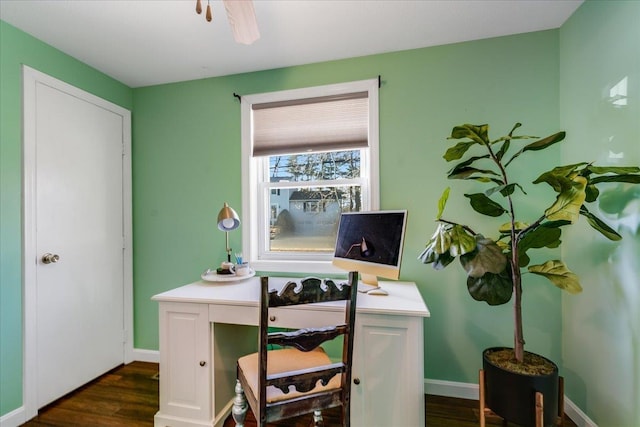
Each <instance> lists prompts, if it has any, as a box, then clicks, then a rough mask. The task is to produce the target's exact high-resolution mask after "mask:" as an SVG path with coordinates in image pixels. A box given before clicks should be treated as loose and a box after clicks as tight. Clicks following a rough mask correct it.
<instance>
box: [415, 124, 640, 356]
mask: <svg viewBox="0 0 640 427" xmlns="http://www.w3.org/2000/svg"><path fill="white" fill-rule="evenodd" d="M520 126H521V124H520V123H516V124H515V125H514V126H513V128H512V129H511V131H510V132H509V133H508V134H507V135H505V136H502V137H500V138H498V139H495V140H491V139H489V125H486V124H484V125H471V124H463V125H460V126H455V127H454V128H453V130H452V131H451V136H450V137H449V138H448V139H455V140H461V141H459V142H457V143H456V144H455V145H453V146H451V147H449V149H447V151H446V152H445V154H444V156H443V157H444V159H445V160H446V161H448V162H451V161H457V160H461V161H460V162H458V163H456V164H455V165H454V166H453V167H452V168H451V169H450V170H449V172H448V178H449V179H464V180H475V181H479V182H481V183H485V184H486V185H487V186H488V188H487V190H485V191H484V192H481V193H473V194H465V195H464V196H465V197H466V198H468V199H469V204H470V206H471V208H472V209H473V210H474V211H476V212H477V213H479V214H482V215H485V216H490V217H502V216H505V217H506V222H505V223H504V224H502V225H501V226H499V227H498V229H497V233H496V234H495V237H494V238H491V237H485V236H484V235H482V234H480V233H479V232H476V231H475V230H474V229H472V228H471V227H470V226H468V225H465V224H460V223H457V222H454V221H452V220H449V219H446V218H445V217H444V216H443V215H444V211H445V207H446V204H447V200H448V198H449V193H450V188H446V189H445V190H444V192H443V193H442V196H441V197H440V200H439V201H438V213H437V216H436V223H437V226H436V230H435V233H434V234H433V236H432V237H431V239H429V241H428V242H427V245H426V248H425V249H424V251H423V252H422V253H421V254H420V255H419V257H418V259H419V260H420V261H422V262H423V263H424V264H431V265H432V266H433V268H435V269H436V270H441V269H443V268H445V267H446V266H448V265H449V264H451V263H452V262H453V261H454V260H455V259H456V258H458V259H459V261H460V264H461V265H462V268H463V269H464V270H465V271H466V273H467V289H468V291H469V293H470V294H471V296H472V297H473V298H474V299H476V300H478V301H484V302H486V303H487V304H489V305H499V304H505V303H507V302H509V301H510V300H511V298H514V303H513V304H514V326H515V331H514V352H515V357H516V360H517V361H518V362H520V363H522V361H523V360H524V343H525V341H524V337H523V332H522V274H523V272H525V269H526V271H527V272H529V273H531V274H537V275H540V276H543V277H545V278H547V279H548V280H549V281H550V282H551V283H552V284H554V285H555V286H557V287H558V288H560V289H562V290H565V291H567V292H569V293H571V294H576V293H579V292H581V291H582V287H581V286H580V281H579V279H578V276H577V275H576V274H574V273H572V272H571V271H570V270H569V269H568V268H567V266H566V265H565V264H564V263H563V262H562V261H561V260H557V259H553V260H549V261H546V262H544V263H543V264H538V265H530V261H531V260H530V258H529V255H528V253H529V251H531V250H533V249H540V248H557V247H559V246H560V244H561V240H560V237H561V233H562V231H561V230H562V227H565V226H568V225H570V224H574V223H575V222H576V221H577V220H578V219H579V218H580V216H583V217H585V218H586V220H587V222H588V223H589V225H590V226H591V227H593V228H594V229H595V230H597V231H598V232H600V233H601V234H602V235H604V236H605V237H606V238H607V239H610V240H620V239H621V238H622V236H620V234H618V233H617V232H616V231H615V230H614V229H613V228H611V227H610V226H609V225H607V224H606V223H605V222H604V221H603V220H601V219H600V218H598V217H597V216H596V215H595V214H593V213H592V212H591V211H590V210H589V209H588V208H587V206H586V204H587V203H593V202H595V201H596V200H597V199H598V196H599V194H600V192H599V190H598V188H597V187H596V186H597V185H598V184H600V183H609V182H618V183H630V184H638V183H640V168H638V167H635V166H629V167H599V166H594V165H592V164H591V163H584V162H583V163H576V164H572V165H566V166H558V167H555V168H553V169H552V170H550V171H547V172H543V173H541V174H540V176H539V177H538V178H537V179H536V180H535V181H533V184H540V183H546V184H547V185H549V186H550V187H551V189H552V190H553V191H554V192H555V193H556V198H555V200H554V201H552V202H550V204H549V205H548V207H545V208H544V210H543V211H542V212H541V213H540V215H539V216H538V217H537V218H536V217H534V218H532V219H526V220H525V219H521V218H520V217H516V213H517V212H520V211H517V210H516V206H515V203H514V202H515V196H516V195H518V196H519V197H528V195H527V193H526V191H525V189H524V187H523V186H521V185H520V184H518V183H516V182H511V180H510V179H509V175H508V173H507V168H508V167H509V166H510V165H511V164H512V163H513V162H514V161H516V160H517V159H519V158H520V159H521V158H525V157H526V156H523V155H524V154H525V153H527V152H529V151H539V150H544V149H546V148H548V147H550V146H552V145H554V144H556V143H559V142H561V141H562V140H564V138H565V132H558V133H555V134H553V135H550V136H547V137H545V138H538V137H535V136H529V135H515V134H514V132H515V131H516V130H517V129H518V128H519V127H520ZM527 139H535V141H534V142H531V143H529V144H526V145H524V146H522V147H521V148H519V149H517V151H515V152H514V153H513V154H511V155H509V151H510V149H511V148H512V145H513V146H514V147H513V148H514V149H516V148H515V145H516V144H518V143H521V141H520V140H527ZM468 152H470V153H473V155H469V156H468V157H467V158H466V159H463V158H464V157H465V156H467V153H468ZM478 152H479V153H478ZM520 156H523V157H520Z"/></svg>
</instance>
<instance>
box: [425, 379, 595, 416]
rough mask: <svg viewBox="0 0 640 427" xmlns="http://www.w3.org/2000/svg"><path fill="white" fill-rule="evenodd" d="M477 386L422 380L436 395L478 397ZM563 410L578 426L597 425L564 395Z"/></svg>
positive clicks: (463, 397)
mask: <svg viewBox="0 0 640 427" xmlns="http://www.w3.org/2000/svg"><path fill="white" fill-rule="evenodd" d="M479 389H480V388H479V386H478V384H474V383H462V382H455V381H442V380H432V379H428V378H427V379H425V380H424V392H425V393H426V394H433V395H436V396H445V397H456V398H458V399H471V400H478V399H479ZM564 412H565V414H566V415H568V416H569V418H571V420H573V422H574V423H576V425H577V426H578V427H598V425H597V424H596V423H595V422H593V421H592V420H591V419H590V418H589V417H588V416H587V415H586V414H585V413H584V412H583V411H582V410H581V409H580V408H579V407H578V405H576V404H575V403H573V402H572V401H571V399H569V398H568V397H567V396H566V395H565V396H564Z"/></svg>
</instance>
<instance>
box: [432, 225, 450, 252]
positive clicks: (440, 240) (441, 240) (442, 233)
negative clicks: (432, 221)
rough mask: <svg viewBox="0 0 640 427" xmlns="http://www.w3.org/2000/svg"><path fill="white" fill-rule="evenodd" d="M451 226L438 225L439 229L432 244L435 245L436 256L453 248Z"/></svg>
mask: <svg viewBox="0 0 640 427" xmlns="http://www.w3.org/2000/svg"><path fill="white" fill-rule="evenodd" d="M450 228H451V226H450V225H446V224H443V223H440V224H438V228H437V229H436V232H435V233H434V235H433V237H432V238H431V242H430V244H432V245H433V250H434V251H435V253H436V254H443V253H445V252H449V247H451V235H450V234H449V232H448V231H449V229H450Z"/></svg>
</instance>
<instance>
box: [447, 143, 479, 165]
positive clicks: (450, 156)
mask: <svg viewBox="0 0 640 427" xmlns="http://www.w3.org/2000/svg"><path fill="white" fill-rule="evenodd" d="M474 144H475V142H472V141H463V142H458V143H457V144H456V145H454V146H453V147H449V149H447V151H446V152H445V153H444V156H442V157H443V158H444V159H445V160H446V161H447V162H450V161H451V160H458V159H460V158H462V156H464V153H466V152H467V150H468V149H469V148H471V146H472V145H474Z"/></svg>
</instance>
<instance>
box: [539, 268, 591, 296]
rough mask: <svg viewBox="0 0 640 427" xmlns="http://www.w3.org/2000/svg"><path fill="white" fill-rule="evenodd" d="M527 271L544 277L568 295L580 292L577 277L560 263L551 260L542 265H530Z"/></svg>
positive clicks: (580, 288)
mask: <svg viewBox="0 0 640 427" xmlns="http://www.w3.org/2000/svg"><path fill="white" fill-rule="evenodd" d="M528 270H529V272H530V273H533V274H538V275H540V276H544V277H546V278H547V279H549V280H550V281H551V283H553V284H554V285H556V286H557V287H559V288H560V289H563V290H565V291H567V292H569V293H570V294H577V293H580V292H582V286H580V281H579V280H578V276H577V275H575V274H574V273H572V272H571V271H569V269H568V268H567V266H566V265H564V263H563V262H562V261H559V260H551V261H547V262H545V263H544V264H540V265H531V266H529V268H528Z"/></svg>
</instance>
